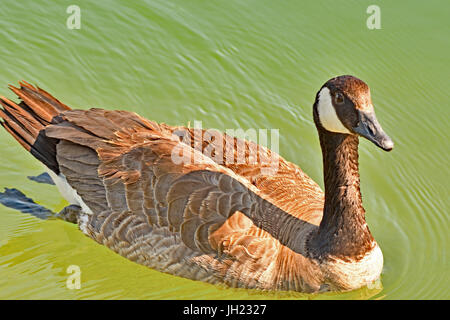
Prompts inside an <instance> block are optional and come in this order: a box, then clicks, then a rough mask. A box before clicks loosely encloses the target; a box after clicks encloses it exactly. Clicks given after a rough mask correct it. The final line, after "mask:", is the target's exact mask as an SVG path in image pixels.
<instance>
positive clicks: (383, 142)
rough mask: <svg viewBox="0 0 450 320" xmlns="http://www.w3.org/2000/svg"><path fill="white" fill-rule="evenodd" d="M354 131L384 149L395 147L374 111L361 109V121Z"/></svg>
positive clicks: (388, 149) (389, 149)
mask: <svg viewBox="0 0 450 320" xmlns="http://www.w3.org/2000/svg"><path fill="white" fill-rule="evenodd" d="M353 131H354V132H356V133H357V134H359V135H360V136H362V137H364V138H366V139H367V140H369V141H372V142H373V143H374V144H375V145H377V146H378V147H380V148H381V149H383V150H384V151H391V150H392V149H393V148H394V142H393V141H392V140H391V138H389V136H388V135H387V134H386V133H384V131H383V129H382V128H381V126H380V124H379V123H378V120H377V117H376V116H375V112H374V111H369V112H367V111H359V122H358V125H357V126H356V127H354V128H353Z"/></svg>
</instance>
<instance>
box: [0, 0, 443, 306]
mask: <svg viewBox="0 0 450 320" xmlns="http://www.w3.org/2000/svg"><path fill="white" fill-rule="evenodd" d="M77 3H78V5H79V6H80V8H81V29H80V30H69V29H68V28H67V27H66V20H67V18H68V16H69V14H67V13H66V9H67V7H68V6H69V5H70V4H72V3H71V2H70V1H60V2H58V3H55V2H53V1H31V0H29V1H21V2H20V3H19V2H17V1H12V0H2V1H1V4H0V50H1V51H0V52H1V56H0V70H1V73H0V87H1V88H3V89H1V90H0V92H1V94H3V95H6V96H7V97H9V98H15V97H14V95H12V94H10V93H9V92H8V91H7V89H6V86H7V84H9V83H14V84H17V81H18V80H21V79H24V80H27V81H28V82H31V83H35V84H38V85H39V86H40V87H42V88H44V89H46V90H48V91H50V92H51V93H52V94H54V95H55V96H56V97H58V98H59V99H60V100H62V101H63V102H64V103H66V104H67V105H69V106H71V107H72V108H88V107H102V108H108V109H126V110H132V111H135V112H137V113H139V114H141V115H142V116H145V117H147V118H150V119H153V120H156V121H163V122H166V123H169V124H173V125H176V124H185V125H186V124H187V123H188V122H189V121H190V122H193V121H194V120H202V121H203V127H212V128H217V129H220V130H225V129H227V128H238V127H241V128H244V129H248V128H267V129H270V128H278V129H280V153H281V155H283V156H284V157H285V158H286V159H288V160H290V161H293V162H295V163H297V164H298V165H299V166H300V167H301V168H302V169H303V170H304V171H305V172H306V173H307V174H308V175H310V176H311V177H312V178H313V179H314V180H315V181H317V182H319V184H320V185H321V186H323V183H322V167H321V153H320V147H319V143H318V137H317V133H316V131H315V127H314V124H313V121H312V103H313V101H314V97H315V94H316V92H317V90H318V89H319V88H320V86H321V85H322V84H323V83H324V82H325V81H326V80H328V79H329V78H331V77H333V76H335V75H340V74H353V75H355V76H357V77H359V78H361V79H363V80H364V81H366V82H367V83H368V84H369V86H370V87H371V89H372V98H373V101H374V104H375V108H376V112H377V116H378V120H379V121H380V123H381V124H382V126H383V128H384V129H385V131H386V132H387V133H388V134H389V135H390V136H391V137H392V138H393V140H394V141H395V144H396V147H395V149H394V151H393V152H391V153H385V152H383V151H381V150H378V149H376V148H375V147H374V146H373V145H372V144H371V143H369V142H367V141H363V142H362V143H361V146H360V164H361V166H360V169H361V180H362V187H361V188H362V193H363V201H364V206H365V208H366V211H367V220H368V224H369V226H370V229H371V231H372V233H373V235H374V237H375V238H376V239H377V241H378V243H379V244H380V246H381V248H382V250H383V253H384V259H385V265H384V270H383V273H382V277H381V284H379V285H378V286H376V287H375V288H370V289H369V288H363V289H360V290H356V291H352V292H347V293H328V294H315V295H307V294H293V293H278V294H266V293H260V292H257V291H251V290H250V291H248V290H236V289H227V288H224V287H221V286H213V285H209V284H205V283H201V282H195V281H191V280H186V279H182V278H179V277H175V276H171V275H167V274H163V273H160V272H157V271H153V270H150V269H148V268H146V267H143V266H140V265H137V264H134V263H132V262H130V261H127V260H126V259H124V258H122V257H120V256H118V255H116V254H115V253H113V252H112V251H110V250H108V249H107V248H105V247H103V246H100V245H98V244H96V243H95V242H94V241H92V240H90V239H89V238H87V237H85V236H84V235H83V234H81V232H79V231H78V230H77V228H76V226H74V225H70V224H67V223H64V222H62V221H42V220H38V219H36V218H34V217H32V216H29V215H26V214H23V213H20V212H18V211H15V210H13V209H9V208H6V207H3V206H1V207H0V298H2V299H5V298H12V299H16V298H22V299H39V298H42V299H55V298H57V299H83V298H89V299H107V298H122V299H175V298H180V299H188V298H189V299H211V298H213V299H226V298H232V299H234V298H239V299H247V298H250V299H267V298H269V299H271V298H294V299H368V298H371V299H449V298H450V292H449V272H448V270H449V263H448V261H449V258H448V250H449V242H450V241H449V232H448V230H449V220H448V211H449V186H448V178H449V176H450V175H449V166H448V165H449V144H448V141H449V138H450V137H449V131H448V127H447V124H448V119H449V98H450V97H449V87H450V81H449V74H450V38H449V36H450V24H449V22H448V17H449V16H450V3H449V2H448V1H426V2H422V1H395V2H393V1H377V4H378V5H379V6H380V8H381V27H382V29H380V30H369V29H368V28H367V27H366V19H367V17H368V14H367V13H366V9H367V7H368V6H369V5H371V4H373V1H372V0H370V1H356V0H355V1H314V2H313V1H304V3H302V2H300V1H283V2H282V3H278V2H277V3H275V2H273V1H260V0H258V1H256V0H254V1H249V0H247V1H217V0H216V1H189V2H186V1H182V0H179V1H139V2H137V1H136V2H133V3H131V2H126V1H101V2H98V1H97V2H94V1H77ZM0 149H1V150H2V152H1V159H2V161H1V162H0V187H1V188H3V187H9V188H18V189H20V190H21V191H22V192H24V193H25V194H26V195H27V196H28V197H31V198H33V199H34V200H35V201H36V202H38V203H40V204H42V205H45V206H46V207H48V208H50V209H51V210H53V211H58V210H60V209H61V208H63V207H64V206H65V205H66V202H65V201H64V200H63V199H62V198H61V197H60V196H59V195H57V193H56V192H55V191H56V189H55V187H54V186H50V185H42V184H38V183H35V182H33V181H30V180H28V179H27V178H26V176H28V175H37V174H40V173H41V172H42V171H43V170H42V167H41V166H40V164H39V163H38V162H37V161H35V160H34V158H33V157H32V156H30V155H28V154H27V153H26V152H25V151H24V150H23V149H22V148H21V147H20V146H19V144H18V143H16V142H15V141H14V140H13V139H12V138H11V137H10V136H9V135H8V134H7V133H6V132H5V131H4V130H0ZM69 265H78V266H80V268H81V271H82V289H80V290H69V289H67V288H66V279H67V276H68V274H67V273H66V269H67V267H68V266H69Z"/></svg>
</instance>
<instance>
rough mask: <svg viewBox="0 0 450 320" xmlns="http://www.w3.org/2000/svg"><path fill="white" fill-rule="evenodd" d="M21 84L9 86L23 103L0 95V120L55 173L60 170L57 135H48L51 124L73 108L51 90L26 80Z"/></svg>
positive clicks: (7, 129) (27, 148)
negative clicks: (17, 86) (45, 89)
mask: <svg viewBox="0 0 450 320" xmlns="http://www.w3.org/2000/svg"><path fill="white" fill-rule="evenodd" d="M19 84H20V88H16V87H14V86H12V85H10V86H9V88H10V89H11V90H12V91H13V92H14V93H15V94H17V96H18V97H19V98H20V99H21V100H22V102H20V103H19V104H16V103H15V102H13V101H11V100H9V99H7V98H5V97H0V104H1V106H2V107H3V108H2V109H0V118H2V120H3V121H0V124H1V125H2V126H3V127H4V128H5V129H6V131H8V132H9V133H10V134H11V135H12V136H13V137H14V139H16V140H17V141H18V142H19V143H20V144H21V145H22V146H23V147H24V148H25V149H26V150H28V151H29V152H31V154H32V155H33V156H35V157H36V158H37V159H38V160H40V161H41V162H43V163H44V164H45V165H46V166H47V167H49V168H50V169H51V170H53V171H54V172H55V173H57V174H58V173H59V168H58V165H57V162H56V143H57V142H58V140H57V139H54V138H49V137H47V136H46V135H45V131H44V130H43V129H45V127H46V126H48V125H49V124H50V123H51V121H52V119H53V118H54V117H55V116H58V115H59V114H61V113H62V112H64V111H68V110H71V109H70V108H69V107H68V106H66V105H65V104H63V103H61V102H60V101H59V100H57V99H56V98H54V97H53V96H52V95H50V94H49V93H48V92H46V91H44V90H42V89H40V88H39V87H34V86H32V85H31V84H29V83H27V82H25V81H22V82H20V83H19Z"/></svg>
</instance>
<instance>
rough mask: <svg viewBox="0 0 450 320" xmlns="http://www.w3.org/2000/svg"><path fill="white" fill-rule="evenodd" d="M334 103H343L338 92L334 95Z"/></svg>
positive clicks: (342, 97) (342, 98) (341, 95)
mask: <svg viewBox="0 0 450 320" xmlns="http://www.w3.org/2000/svg"><path fill="white" fill-rule="evenodd" d="M334 101H336V103H337V104H343V103H344V95H343V94H342V93H340V92H336V95H335V96H334Z"/></svg>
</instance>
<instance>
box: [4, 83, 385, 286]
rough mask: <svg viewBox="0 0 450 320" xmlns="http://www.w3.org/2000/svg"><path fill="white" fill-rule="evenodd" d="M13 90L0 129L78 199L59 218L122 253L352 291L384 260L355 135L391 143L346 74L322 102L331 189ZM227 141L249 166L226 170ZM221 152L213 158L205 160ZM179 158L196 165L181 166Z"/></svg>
mask: <svg viewBox="0 0 450 320" xmlns="http://www.w3.org/2000/svg"><path fill="white" fill-rule="evenodd" d="M10 89H11V90H12V91H14V92H15V93H16V94H17V95H18V97H19V98H20V99H21V100H22V102H20V103H19V104H16V103H14V102H13V101H11V100H8V99H7V98H4V97H2V98H1V99H0V102H1V104H2V106H3V109H1V111H0V116H1V117H2V118H3V122H1V123H2V125H3V127H4V128H5V129H6V130H7V131H8V132H9V133H10V134H11V135H12V136H13V137H14V138H15V139H16V140H17V141H18V142H19V143H20V144H21V145H22V146H23V147H24V148H25V149H26V150H28V151H29V152H31V154H32V155H33V156H34V157H36V158H37V159H38V160H39V161H41V162H42V163H43V164H44V165H45V166H46V168H47V169H48V172H49V174H50V175H51V177H52V179H53V180H54V182H55V184H56V185H57V187H58V189H59V191H60V192H61V194H62V195H63V196H64V197H65V198H66V199H67V200H68V201H69V203H70V205H69V206H68V207H66V208H64V209H63V210H62V211H61V213H60V216H61V217H62V218H64V219H65V220H68V221H72V222H76V223H78V225H79V228H80V229H81V231H82V232H83V233H84V234H86V235H87V236H89V237H91V238H93V239H94V240H95V241H97V242H99V243H101V244H104V245H105V246H107V247H109V248H110V249H112V250H114V251H115V252H117V253H119V254H120V255H122V256H124V257H126V258H128V259H130V260H132V261H135V262H137V263H140V264H143V265H146V266H148V267H151V268H154V269H157V270H160V271H163V272H167V273H170V274H174V275H178V276H182V277H185V278H189V279H194V280H201V281H206V282H210V283H225V284H227V285H229V286H232V287H244V288H257V289H264V290H295V291H302V292H317V291H327V290H351V289H356V288H359V287H362V286H364V285H367V284H369V283H371V282H373V281H375V280H377V279H378V278H379V276H380V273H381V269H382V266H383V255H382V253H381V250H380V248H379V246H378V245H377V243H376V241H375V240H374V238H373V237H372V235H371V233H370V231H369V228H368V226H367V224H366V222H365V211H364V208H363V206H362V200H361V194H360V184H359V172H358V142H359V141H358V139H359V138H358V137H359V136H362V137H365V138H367V139H368V140H370V141H372V142H373V143H375V144H376V145H377V146H379V147H380V148H382V149H383V150H386V151H390V150H391V149H392V148H393V142H392V140H391V139H390V138H389V137H388V136H387V135H386V134H385V133H384V131H383V130H382V128H381V126H380V124H379V123H378V121H377V119H376V117H375V113H374V110H373V106H372V101H371V97H370V91H369V87H368V86H367V85H366V84H365V83H364V82H363V81H361V80H359V79H357V78H355V77H353V76H339V77H336V78H333V79H331V80H329V81H328V82H326V83H325V84H324V85H323V86H322V87H321V88H320V90H319V91H318V93H317V95H316V100H315V103H314V106H313V116H314V122H315V125H316V127H317V130H318V132H319V139H320V145H321V148H322V153H323V170H324V181H325V193H323V192H322V190H321V189H320V187H319V186H318V185H317V184H316V183H315V182H314V181H312V180H311V179H310V178H309V177H308V176H307V175H306V174H305V173H303V171H302V170H301V169H300V168H299V167H297V166H296V165H295V164H293V163H290V162H288V161H286V160H284V159H283V158H281V157H279V158H278V161H279V162H278V170H277V171H276V172H275V173H273V174H264V173H263V172H262V170H261V169H262V167H264V165H265V164H263V163H262V162H258V161H256V162H254V161H250V160H249V159H250V157H249V154H250V152H251V151H255V150H257V152H258V155H259V156H261V157H262V153H265V154H266V155H268V154H269V155H270V154H272V153H271V151H270V150H267V149H265V148H263V147H260V148H258V146H257V145H256V144H255V143H253V142H250V141H245V142H243V141H242V140H239V139H236V138H233V137H230V136H227V135H225V134H220V136H219V138H220V139H217V138H216V139H211V140H207V139H205V141H203V140H202V141H201V143H200V144H198V143H196V142H195V141H194V140H193V139H191V138H192V137H193V136H194V135H195V134H196V132H195V130H194V129H191V128H186V127H172V126H168V125H166V124H157V123H155V122H152V121H149V120H146V119H144V118H142V117H140V116H138V115H137V114H135V113H132V112H127V111H110V110H103V109H90V110H71V109H70V108H69V107H68V106H66V105H65V104H63V103H61V102H59V101H58V100H57V99H55V98H54V97H52V96H51V95H50V94H48V93H47V92H46V91H44V90H42V89H40V88H38V87H34V86H32V85H30V84H28V83H26V82H22V83H20V88H16V87H13V86H10ZM203 133H204V131H203ZM186 138H187V139H186ZM180 141H182V142H180ZM186 141H187V142H186ZM222 142H234V144H233V145H234V146H237V145H238V143H242V142H243V143H245V146H246V157H245V161H246V162H245V163H234V162H235V161H225V160H226V159H225V152H226V150H225V148H224V147H223V146H224V143H222ZM211 147H213V148H215V154H214V157H211V156H206V155H205V154H204V152H201V151H205V149H206V148H211ZM175 148H181V149H179V150H178V151H176V152H175ZM180 150H181V151H182V152H181V153H180ZM174 152H175V153H177V154H181V157H184V158H183V159H184V160H186V161H184V162H181V163H180V162H179V163H176V162H174V161H173V158H172V155H173V154H174ZM234 152H235V153H236V150H235V149H234ZM192 156H195V157H196V160H197V161H195V162H191V159H192ZM234 156H236V154H234ZM217 159H219V161H218V160H217ZM233 159H234V158H233ZM214 160H215V161H214ZM222 160H223V161H222Z"/></svg>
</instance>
